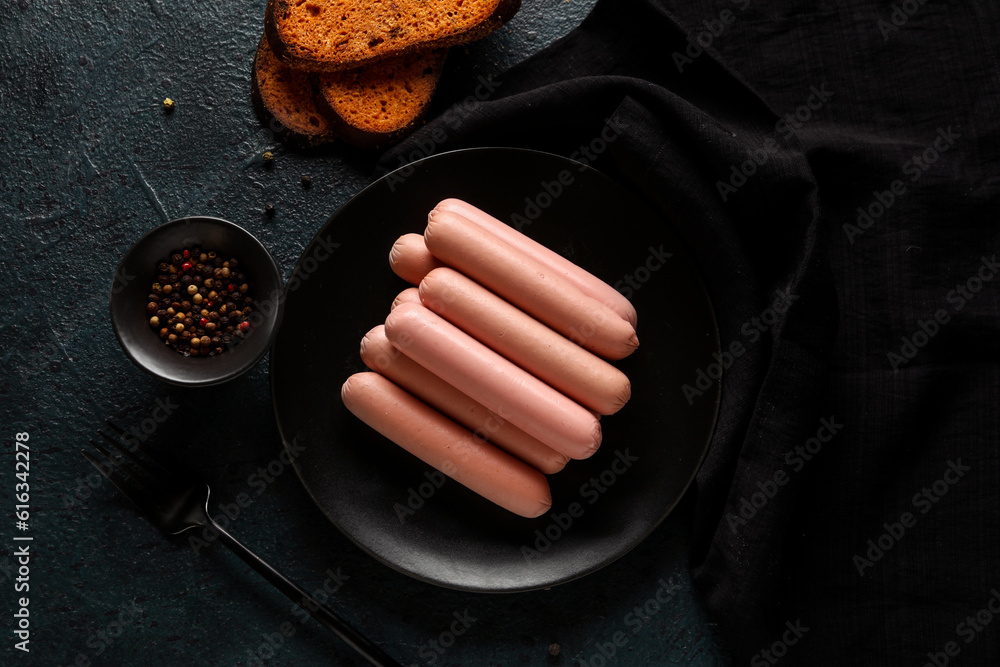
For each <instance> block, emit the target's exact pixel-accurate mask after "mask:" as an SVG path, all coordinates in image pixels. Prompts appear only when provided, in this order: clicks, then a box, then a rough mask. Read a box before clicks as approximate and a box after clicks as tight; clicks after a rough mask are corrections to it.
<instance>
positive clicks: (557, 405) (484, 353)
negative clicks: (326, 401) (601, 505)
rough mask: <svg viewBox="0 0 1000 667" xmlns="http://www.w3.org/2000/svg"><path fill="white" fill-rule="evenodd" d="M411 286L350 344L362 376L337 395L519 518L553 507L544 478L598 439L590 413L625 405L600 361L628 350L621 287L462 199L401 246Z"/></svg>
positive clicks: (625, 395)
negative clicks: (356, 345)
mask: <svg viewBox="0 0 1000 667" xmlns="http://www.w3.org/2000/svg"><path fill="white" fill-rule="evenodd" d="M389 261H390V265H391V266H392V269H393V271H394V272H395V273H396V274H397V275H399V276H400V277H401V278H403V279H404V280H406V281H407V282H409V283H410V284H412V285H416V286H417V287H411V288H409V289H407V290H404V291H403V292H402V293H401V294H400V295H399V296H398V297H396V299H395V301H394V302H393V304H392V310H391V312H390V313H389V316H388V318H386V321H385V324H384V325H379V326H377V327H375V328H374V329H372V330H371V331H369V332H368V333H367V334H366V335H365V337H364V339H363V340H362V341H361V358H362V360H363V361H364V363H365V365H366V366H368V368H370V369H371V370H372V371H375V372H366V373H357V374H355V375H352V376H351V377H350V378H348V379H347V381H346V382H345V383H344V386H343V388H342V389H341V398H342V399H343V401H344V404H345V405H346V406H347V408H348V409H349V410H350V411H351V412H352V413H354V414H355V415H356V416H357V417H358V418H360V419H361V420H362V421H364V422H365V423H366V424H368V425H369V426H371V427H372V428H374V429H375V430H376V431H378V432H379V433H381V434H382V435H384V436H385V437H387V438H389V439H390V440H392V441H393V442H395V443H397V444H398V445H400V446H401V447H403V448H404V449H406V450H407V451H409V452H410V453H412V454H414V455H415V456H417V457H419V458H420V459H421V460H423V461H424V462H425V463H427V464H428V465H431V466H433V467H434V468H436V469H438V470H440V471H441V472H443V473H444V474H446V475H448V476H449V477H451V478H453V479H454V480H456V481H457V482H459V483H461V484H463V485H465V486H466V487H468V488H470V489H472V490H473V491H475V492H477V493H479V494H480V495H481V496H483V497H485V498H487V499H489V500H491V501H492V502H494V503H496V504H498V505H500V506H501V507H504V508H506V509H508V510H510V511H511V512H514V513H515V514H518V515H520V516H524V517H529V518H531V517H537V516H540V515H542V514H544V513H545V512H546V511H547V510H548V509H549V508H550V507H551V505H552V495H551V492H550V490H549V485H548V480H547V479H546V477H545V475H548V474H553V473H556V472H559V471H560V470H562V468H563V467H564V466H565V465H566V463H567V462H568V461H569V459H585V458H587V457H589V456H591V455H592V454H593V453H594V452H595V451H597V448H598V447H599V446H600V444H601V423H600V416H601V415H610V414H614V413H615V412H617V411H618V410H620V409H621V408H622V407H623V406H624V405H625V403H626V402H628V400H629V397H630V396H631V385H630V384H629V380H628V378H627V377H626V376H625V374H624V373H622V372H621V371H620V370H618V369H617V368H615V367H614V366H612V365H611V364H610V363H608V361H607V360H609V359H610V360H615V359H623V358H624V357H626V356H628V355H629V354H631V353H632V352H633V351H634V350H635V349H636V347H637V346H638V345H639V340H638V338H637V337H636V333H635V324H636V312H635V309H634V308H633V307H632V304H631V303H629V301H628V300H627V299H626V298H625V297H624V296H622V295H621V294H620V293H619V292H618V291H616V290H615V289H614V288H612V287H611V286H610V285H608V284H607V283H605V282H603V281H601V280H600V279H598V278H597V277H595V276H594V275H592V274H590V273H588V272H586V271H584V270H583V269H581V268H580V267H578V266H576V265H575V264H573V263H572V262H570V261H569V260H567V259H566V258H564V257H562V256H561V255H559V254H557V253H555V252H553V251H552V250H550V249H548V248H546V247H545V246H542V245H541V244H539V243H537V242H535V241H533V240H532V239H530V238H528V237H527V236H524V235H523V234H521V233H520V232H518V231H516V230H515V229H513V228H511V227H509V226H507V225H505V224H504V223H502V222H500V221H499V220H497V219H496V218H493V217H492V216H490V215H489V214H487V213H485V212H483V211H481V210H479V209H478V208H476V207H474V206H472V205H471V204H468V203H466V202H463V201H460V200H457V199H446V200H444V201H442V202H440V203H439V204H438V205H437V206H436V207H435V208H434V210H432V211H431V212H430V214H429V215H428V216H427V228H426V229H425V230H424V234H423V235H422V236H421V235H419V234H406V235H404V236H402V237H400V238H399V239H398V240H397V241H396V243H395V244H394V245H393V247H392V250H391V251H390V253H389Z"/></svg>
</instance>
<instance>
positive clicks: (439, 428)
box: [340, 373, 552, 518]
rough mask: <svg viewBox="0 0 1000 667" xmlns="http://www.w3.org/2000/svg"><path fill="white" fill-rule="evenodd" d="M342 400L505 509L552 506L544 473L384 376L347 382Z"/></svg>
mask: <svg viewBox="0 0 1000 667" xmlns="http://www.w3.org/2000/svg"><path fill="white" fill-rule="evenodd" d="M340 397H341V400H343V402H344V405H345V406H347V409H348V410H350V411H351V412H352V413H354V415H355V416H356V417H358V418H359V419H360V420H361V421H363V422H364V423H366V424H368V425H369V426H371V427H372V428H373V429H375V430H376V431H378V432H379V433H381V434H382V435H383V436H385V437H386V438H388V439H389V440H392V441H393V442H395V443H396V444H397V445H399V446H400V447H402V448H403V449H405V450H406V451H408V452H410V453H411V454H413V455H414V456H416V457H417V458H419V459H420V460H421V461H423V462H424V463H426V464H428V465H430V466H432V467H434V468H436V469H437V470H440V471H441V472H443V473H444V474H446V475H448V476H449V477H451V478H452V479H454V480H455V481H456V482H458V483H459V484H462V485H464V486H466V487H468V488H469V489H471V490H473V491H475V492H476V493H478V494H479V495H481V496H482V497H484V498H486V499H487V500H491V501H492V502H494V503H496V504H497V505H499V506H500V507H503V508H504V509H507V510H510V511H511V512H513V513H514V514H518V515H520V516H523V517H528V518H534V517H537V516H541V515H542V514H544V513H545V512H547V511H548V510H549V508H550V507H552V493H551V491H550V490H549V483H548V481H547V480H546V479H545V476H544V475H543V474H542V473H540V472H538V471H537V470H535V469H534V468H532V467H531V466H529V465H528V464H527V463H524V462H523V461H518V460H517V459H515V458H514V457H513V456H511V455H510V454H507V453H506V452H502V451H500V450H499V449H497V448H496V447H494V446H493V445H490V444H489V443H486V442H483V441H482V440H480V439H478V438H476V437H475V436H473V435H472V433H470V432H469V431H468V430H466V429H464V428H462V427H461V426H459V425H458V424H456V423H455V422H453V421H451V420H450V419H448V418H447V417H445V416H444V415H442V414H441V413H439V412H437V411H436V410H434V409H433V408H431V407H429V406H428V405H426V404H425V403H422V402H420V401H419V400H418V399H416V398H414V397H413V396H411V395H410V394H408V393H406V392H405V391H404V390H402V389H400V388H399V387H397V386H396V385H394V384H393V383H392V382H390V381H389V380H388V379H386V378H384V377H382V376H381V375H379V374H378V373H356V374H354V375H352V376H351V377H349V378H347V381H346V382H345V383H344V386H343V387H342V388H341V390H340Z"/></svg>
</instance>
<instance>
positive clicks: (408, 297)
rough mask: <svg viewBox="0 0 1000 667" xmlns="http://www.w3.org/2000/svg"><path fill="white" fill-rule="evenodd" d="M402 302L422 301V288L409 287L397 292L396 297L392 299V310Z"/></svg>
mask: <svg viewBox="0 0 1000 667" xmlns="http://www.w3.org/2000/svg"><path fill="white" fill-rule="evenodd" d="M401 303H420V290H418V289H417V288H416V287H407V288H406V289H405V290H403V291H402V292H400V293H399V294H397V295H396V298H395V299H393V300H392V306H390V310H391V309H393V308H395V307H396V306H398V305H399V304H401Z"/></svg>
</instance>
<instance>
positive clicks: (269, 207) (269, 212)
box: [264, 202, 275, 218]
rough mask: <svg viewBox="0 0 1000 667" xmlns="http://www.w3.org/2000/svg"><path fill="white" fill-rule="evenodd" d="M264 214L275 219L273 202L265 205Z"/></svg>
mask: <svg viewBox="0 0 1000 667" xmlns="http://www.w3.org/2000/svg"><path fill="white" fill-rule="evenodd" d="M264 213H266V214H267V217H269V218H273V217H274V213H275V209H274V204H272V203H271V202H267V203H266V204H264Z"/></svg>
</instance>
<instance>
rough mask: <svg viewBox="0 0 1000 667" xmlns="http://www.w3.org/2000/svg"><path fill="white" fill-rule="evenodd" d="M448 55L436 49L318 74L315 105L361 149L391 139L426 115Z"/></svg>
mask: <svg viewBox="0 0 1000 667" xmlns="http://www.w3.org/2000/svg"><path fill="white" fill-rule="evenodd" d="M447 55H448V50H447V49H436V50H434V51H430V52H427V53H423V52H421V53H416V54H414V55H411V56H401V57H399V58H392V59H390V60H385V61H383V62H381V63H377V64H375V65H370V66H368V67H361V68H357V69H352V70H347V71H345V72H336V73H334V74H320V75H317V77H316V78H317V82H318V90H317V93H316V103H317V104H318V106H319V107H320V109H322V110H324V111H326V112H327V116H328V117H329V118H330V119H331V121H332V122H333V127H334V132H335V133H336V134H337V135H338V136H340V137H342V138H343V139H344V141H346V142H348V143H350V144H353V145H355V146H361V147H375V146H381V145H385V144H388V143H391V142H393V141H395V140H396V139H399V138H401V137H402V136H403V135H405V134H407V133H408V132H409V131H410V130H411V129H413V127H414V126H415V125H416V123H417V122H418V121H419V120H420V118H421V117H422V116H423V115H424V112H425V111H426V110H427V107H428V106H429V105H430V102H431V97H432V96H433V95H434V89H435V88H436V87H437V83H438V80H439V79H440V78H441V71H442V70H443V69H444V61H445V58H446V57H447Z"/></svg>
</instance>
